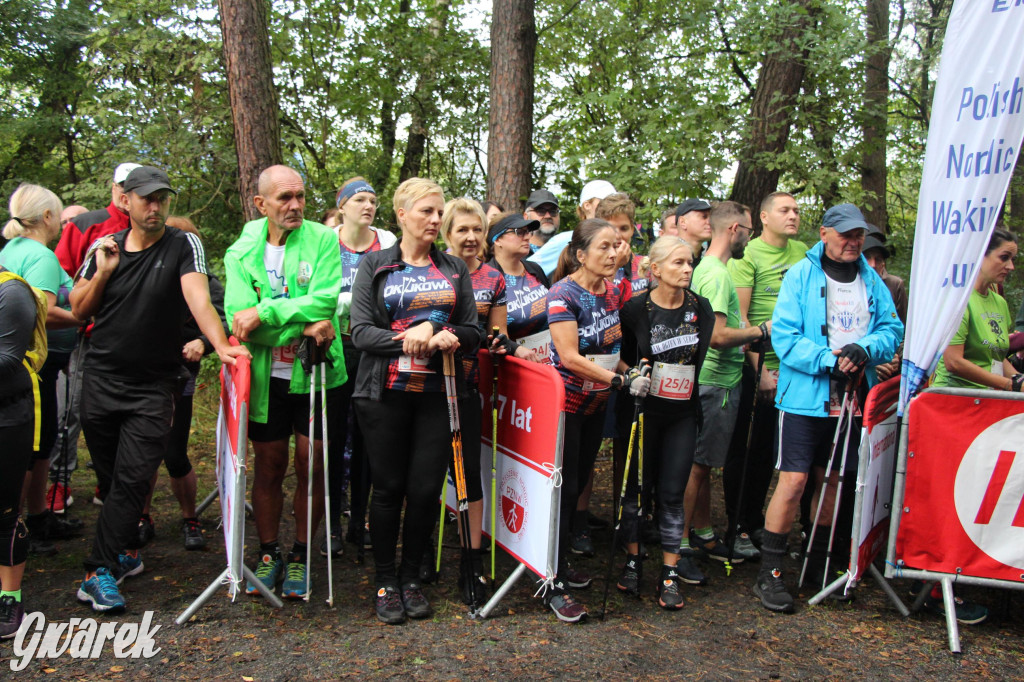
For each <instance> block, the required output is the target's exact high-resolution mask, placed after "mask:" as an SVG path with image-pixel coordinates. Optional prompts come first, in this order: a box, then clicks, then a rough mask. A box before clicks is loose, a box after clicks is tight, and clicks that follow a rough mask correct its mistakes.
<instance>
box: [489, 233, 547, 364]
mask: <svg viewBox="0 0 1024 682" xmlns="http://www.w3.org/2000/svg"><path fill="white" fill-rule="evenodd" d="M539 227H540V223H539V222H538V221H536V220H527V219H525V218H523V217H522V216H521V215H519V214H517V213H504V214H502V215H501V216H499V217H498V218H497V220H492V221H491V228H490V229H489V230H488V231H487V243H488V244H489V245H490V248H491V252H492V254H493V255H492V257H491V260H490V261H488V263H487V264H488V265H491V266H493V267H495V268H497V269H498V270H500V271H501V273H502V274H503V275H504V276H505V298H506V300H507V302H508V303H507V306H508V336H509V337H510V338H511V339H513V340H514V341H518V342H519V344H520V345H522V346H524V347H525V348H526V349H527V350H528V351H530V352H529V353H526V354H519V353H518V352H517V354H516V355H517V357H524V358H525V359H527V360H530V361H532V362H549V360H548V350H549V348H550V346H551V334H550V333H548V315H547V308H546V302H545V297H546V296H547V293H548V287H549V286H550V282H549V281H548V276H547V275H545V274H544V270H543V269H542V268H541V267H540V266H539V265H538V264H536V263H534V262H532V261H528V260H526V257H527V256H529V255H530V235H531V234H533V233H534V232H535V231H536V230H537V229H539Z"/></svg>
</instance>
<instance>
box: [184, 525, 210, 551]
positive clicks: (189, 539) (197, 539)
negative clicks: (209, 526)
mask: <svg viewBox="0 0 1024 682" xmlns="http://www.w3.org/2000/svg"><path fill="white" fill-rule="evenodd" d="M181 534H182V537H183V538H184V539H185V549H187V550H189V551H194V550H197V549H203V548H204V547H206V537H205V536H204V535H203V526H202V524H201V523H199V519H184V520H183V521H182V522H181Z"/></svg>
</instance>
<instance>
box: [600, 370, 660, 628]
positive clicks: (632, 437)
mask: <svg viewBox="0 0 1024 682" xmlns="http://www.w3.org/2000/svg"><path fill="white" fill-rule="evenodd" d="M640 365H641V367H642V368H643V369H641V372H644V371H648V368H649V365H648V364H647V358H644V359H643V360H641V361H640ZM643 407H644V399H643V398H642V397H640V396H637V397H636V399H635V400H634V401H633V421H632V422H631V423H630V427H629V444H628V445H627V446H626V463H625V466H623V468H622V484H621V485H620V486H619V501H618V505H617V508H616V512H615V528H613V529H612V542H611V549H609V550H608V572H607V574H606V575H605V581H604V596H603V597H602V598H601V615H599V616H598V619H599V620H602V621H603V620H604V616H605V613H606V612H607V611H608V589H609V588H610V587H611V584H612V574H613V573H614V572H615V542H616V540H618V537H619V528H621V527H622V507H623V506H624V505H625V504H626V484H627V482H628V481H629V467H630V465H631V464H632V460H633V446H634V445H635V444H636V443H637V436H638V435H639V436H641V437H642V436H643V432H642V426H641V424H642V422H641V421H640V419H641V412H642V411H643ZM640 495H643V491H642V490H641V491H640ZM639 507H640V505H639V503H638V504H637V511H639Z"/></svg>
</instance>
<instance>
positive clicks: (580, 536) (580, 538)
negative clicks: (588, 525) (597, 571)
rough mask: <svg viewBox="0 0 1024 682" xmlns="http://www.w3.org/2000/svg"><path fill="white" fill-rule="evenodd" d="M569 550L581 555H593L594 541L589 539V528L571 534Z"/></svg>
mask: <svg viewBox="0 0 1024 682" xmlns="http://www.w3.org/2000/svg"><path fill="white" fill-rule="evenodd" d="M569 551H571V552H572V553H573V554H581V555H583V556H594V541H593V540H591V539H590V530H581V531H580V532H578V533H573V534H572V541H571V542H570V544H569Z"/></svg>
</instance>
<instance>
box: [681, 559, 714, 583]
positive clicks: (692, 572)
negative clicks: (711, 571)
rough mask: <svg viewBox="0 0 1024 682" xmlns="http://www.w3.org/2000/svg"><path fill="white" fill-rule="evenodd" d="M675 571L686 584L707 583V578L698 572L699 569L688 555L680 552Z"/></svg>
mask: <svg viewBox="0 0 1024 682" xmlns="http://www.w3.org/2000/svg"><path fill="white" fill-rule="evenodd" d="M676 573H678V574H679V579H680V580H682V581H683V582H684V583H686V584H687V585H707V584H708V579H707V578H705V577H704V574H703V573H701V572H700V569H699V568H697V566H696V565H695V564H694V563H693V560H692V559H690V557H689V556H687V555H685V554H682V555H680V556H679V562H678V563H677V564H676Z"/></svg>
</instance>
